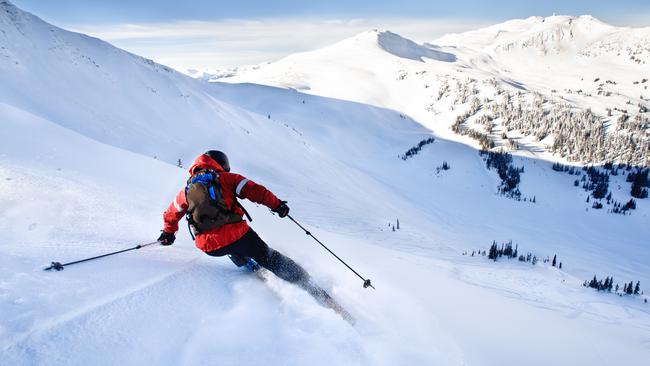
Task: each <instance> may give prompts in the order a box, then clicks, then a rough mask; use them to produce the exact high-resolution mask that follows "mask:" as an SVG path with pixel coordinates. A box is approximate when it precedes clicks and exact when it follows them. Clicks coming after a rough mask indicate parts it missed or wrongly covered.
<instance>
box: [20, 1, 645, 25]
mask: <svg viewBox="0 0 650 366" xmlns="http://www.w3.org/2000/svg"><path fill="white" fill-rule="evenodd" d="M13 2H14V3H15V4H16V5H18V6H20V7H22V8H24V9H27V10H30V11H33V12H36V13H38V14H41V15H42V16H43V17H46V18H48V19H50V20H53V21H57V22H63V23H69V24H72V23H88V22H92V23H105V24H110V23H124V22H166V21H172V20H179V19H180V20H189V19H192V20H219V19H229V18H230V19H231V18H236V19H251V18H270V17H281V18H286V17H301V16H309V17H330V18H359V17H403V18H406V17H419V18H422V17H426V18H447V17H451V18H482V19H491V20H497V21H499V20H506V19H511V18H522V17H528V16H530V15H550V14H552V13H554V12H555V13H558V14H570V15H581V14H591V15H594V16H596V17H597V18H601V19H603V20H605V21H608V22H611V23H620V22H625V21H626V18H639V15H650V1H648V0H608V1H604V0H561V1H560V0H544V1H504V0H490V1H479V0H445V1H425V0H399V1H397V0H392V1H369V0H354V1H349V0H328V1H310V0H282V1H271V0H266V1H265V0H239V1H238V0H231V1H214V0H212V1H210V0H184V1H179V0H177V1H172V0H135V1H129V0H113V1H107V0H56V1H49V0H13Z"/></svg>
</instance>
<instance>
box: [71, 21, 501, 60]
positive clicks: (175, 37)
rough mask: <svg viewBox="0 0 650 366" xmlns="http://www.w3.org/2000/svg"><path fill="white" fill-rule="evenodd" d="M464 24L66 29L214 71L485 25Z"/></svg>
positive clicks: (278, 23)
mask: <svg viewBox="0 0 650 366" xmlns="http://www.w3.org/2000/svg"><path fill="white" fill-rule="evenodd" d="M489 24H490V23H489V22H487V21H485V20H480V21H479V20H470V19H409V18H399V19H398V18H395V19H259V20H235V19H233V20H220V21H214V22H206V21H176V22H170V23H145V24H117V25H101V26H96V25H75V26H70V27H68V28H69V29H73V30H74V31H77V32H81V33H86V34H89V35H92V36H95V37H98V38H101V39H104V40H106V41H109V42H111V43H113V44H115V45H116V46H118V47H121V48H124V49H126V50H128V51H130V52H133V53H136V54H139V55H142V56H145V57H148V58H151V59H153V60H154V61H156V62H160V63H162V64H165V65H168V66H171V67H173V68H175V69H177V70H179V71H181V72H187V70H188V69H196V70H214V69H217V68H224V67H235V66H240V65H251V64H258V63H262V62H265V61H273V60H277V59H279V58H282V57H284V56H287V55H289V54H291V53H296V52H304V51H309V50H313V49H317V48H320V47H324V46H327V45H329V44H332V43H336V42H338V41H341V40H343V39H345V38H348V37H351V36H354V35H356V34H358V33H361V32H364V31H367V30H370V29H388V30H391V31H393V32H396V33H399V34H401V35H402V36H404V37H407V38H410V39H413V40H416V41H422V42H427V41H432V40H434V39H436V38H438V37H440V36H442V35H444V34H447V33H456V32H463V31H467V30H472V29H477V28H480V27H484V26H487V25H489Z"/></svg>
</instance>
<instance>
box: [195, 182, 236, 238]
mask: <svg viewBox="0 0 650 366" xmlns="http://www.w3.org/2000/svg"><path fill="white" fill-rule="evenodd" d="M185 199H186V200H187V205H188V208H187V215H186V218H187V222H188V225H190V226H191V227H192V228H194V234H198V233H202V232H205V231H207V230H211V229H216V228H218V227H221V226H223V225H226V224H232V223H235V222H240V221H242V217H241V216H240V215H238V214H237V213H235V207H234V205H235V203H233V207H228V206H227V205H226V201H225V200H224V198H223V191H222V189H221V185H220V184H219V173H218V172H216V171H214V170H201V171H199V172H197V173H195V174H194V175H192V176H191V177H190V179H188V180H187V186H186V187H185ZM235 201H236V199H235ZM190 233H191V231H190Z"/></svg>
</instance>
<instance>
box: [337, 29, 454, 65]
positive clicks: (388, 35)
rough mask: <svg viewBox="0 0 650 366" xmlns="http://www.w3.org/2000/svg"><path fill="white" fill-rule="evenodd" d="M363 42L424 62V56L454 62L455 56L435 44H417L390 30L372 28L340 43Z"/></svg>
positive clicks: (393, 53)
mask: <svg viewBox="0 0 650 366" xmlns="http://www.w3.org/2000/svg"><path fill="white" fill-rule="evenodd" d="M350 42H353V43H355V44H359V43H361V44H365V45H367V46H369V47H375V48H379V49H380V50H382V51H384V52H387V53H389V54H391V55H393V56H397V57H400V58H406V59H410V60H414V61H420V62H424V59H425V58H428V59H434V60H438V61H445V62H454V61H456V56H454V55H453V54H450V53H446V52H442V51H440V50H439V49H438V47H437V46H434V45H431V44H419V43H416V42H414V41H412V40H410V39H408V38H405V37H402V36H401V35H399V34H397V33H394V32H391V31H390V30H380V29H372V30H369V31H365V32H363V33H360V34H358V35H356V36H355V37H352V38H350V39H348V40H346V41H343V42H342V43H344V44H345V43H350Z"/></svg>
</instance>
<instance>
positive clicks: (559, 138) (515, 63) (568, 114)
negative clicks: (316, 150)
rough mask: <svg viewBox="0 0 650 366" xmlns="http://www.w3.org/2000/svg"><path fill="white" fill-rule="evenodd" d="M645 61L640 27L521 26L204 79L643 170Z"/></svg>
mask: <svg viewBox="0 0 650 366" xmlns="http://www.w3.org/2000/svg"><path fill="white" fill-rule="evenodd" d="M649 52H650V28H617V27H613V26H610V25H607V24H604V23H602V22H600V21H598V20H596V19H594V18H593V17H591V16H580V17H568V16H552V17H547V18H542V17H531V18H528V19H524V20H513V21H509V22H505V23H502V24H497V25H494V26H491V27H488V28H485V29H479V30H476V31H471V32H467V33H462V34H452V35H447V36H444V37H442V38H440V39H437V40H435V41H433V42H432V43H424V44H417V43H415V42H413V41H411V40H408V39H404V38H402V37H400V36H399V35H396V34H394V33H391V32H389V31H371V32H366V33H363V34H360V35H358V36H356V37H353V38H351V39H348V40H345V41H343V42H340V43H338V44H335V45H332V46H330V47H326V48H324V49H320V50H317V51H313V52H307V53H301V54H295V55H291V56H288V57H286V58H284V59H282V60H279V61H277V62H273V63H268V64H263V65H257V66H254V67H242V68H238V69H236V70H232V71H231V72H230V73H221V74H220V75H222V77H215V78H213V80H220V81H227V82H254V83H262V84H267V85H274V86H280V87H291V88H295V89H297V90H301V91H304V92H308V93H311V94H316V95H322V96H328V97H334V98H341V99H346V100H354V101H358V102H362V103H368V104H372V105H376V106H381V107H387V108H391V109H395V110H399V111H402V112H403V113H405V114H408V115H409V116H411V117H413V118H414V119H415V120H417V121H418V122H420V123H422V124H423V125H425V126H427V127H429V128H431V129H432V130H433V131H434V132H435V133H436V134H437V135H440V136H446V137H447V138H450V139H453V140H457V141H462V142H466V143H470V144H472V145H474V146H479V145H480V144H481V143H482V142H481V141H483V144H484V145H485V146H488V147H491V146H493V145H494V146H501V145H503V146H506V147H507V148H509V149H511V150H518V149H522V150H527V151H529V152H530V151H537V152H539V151H541V150H544V151H547V152H550V153H552V154H553V156H549V155H548V154H545V155H543V157H544V158H546V159H562V158H563V159H566V160H568V161H573V162H583V163H585V162H586V163H596V164H603V163H605V162H612V163H623V164H630V165H636V166H648V165H650V130H649V128H650V127H649V126H650V122H649V116H650V115H649V113H648V107H649V106H650V102H648V99H649V98H650V94H648V89H647V88H648V77H649V76H648V75H649V74H650V53H649ZM223 75H225V76H226V77H223ZM581 111H588V113H586V114H585V113H582V114H581V113H580V112H581ZM477 122H478V123H477ZM585 131H587V132H588V133H585ZM585 146H587V147H585Z"/></svg>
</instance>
